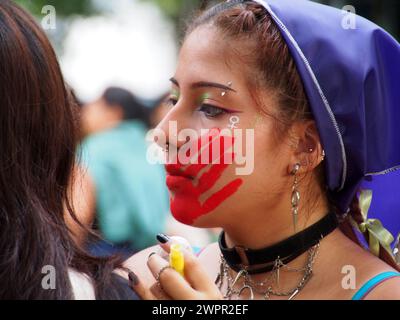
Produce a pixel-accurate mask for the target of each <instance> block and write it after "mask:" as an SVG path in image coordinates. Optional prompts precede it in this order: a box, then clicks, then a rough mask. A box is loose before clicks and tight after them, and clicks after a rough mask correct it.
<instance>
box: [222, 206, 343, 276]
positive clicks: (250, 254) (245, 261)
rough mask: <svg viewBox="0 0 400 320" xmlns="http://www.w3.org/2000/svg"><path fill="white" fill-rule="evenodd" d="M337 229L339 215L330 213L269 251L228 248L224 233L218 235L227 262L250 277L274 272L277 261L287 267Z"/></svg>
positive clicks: (238, 247)
mask: <svg viewBox="0 0 400 320" xmlns="http://www.w3.org/2000/svg"><path fill="white" fill-rule="evenodd" d="M337 226H338V220H337V218H336V215H335V214H333V213H328V214H327V215H326V216H325V217H324V218H322V219H321V220H320V221H318V222H317V223H315V224H313V225H312V226H310V227H308V228H307V229H305V230H303V231H301V232H299V233H296V234H295V235H293V236H291V237H290V238H288V239H286V240H283V241H281V242H279V243H277V244H274V245H272V246H270V247H268V248H264V249H257V250H252V249H248V248H244V247H241V246H236V247H234V248H228V247H227V245H226V242H225V233H224V232H222V233H221V235H220V236H219V240H218V244H219V248H220V250H221V252H222V255H223V257H224V259H225V261H226V263H227V264H228V265H229V267H230V268H231V269H233V270H235V271H236V272H239V271H240V270H246V271H247V272H248V273H249V274H257V273H263V272H269V271H272V270H273V268H274V265H275V261H276V260H277V259H278V258H279V259H280V260H281V261H282V262H283V263H284V264H288V263H289V262H291V261H293V260H294V259H296V258H297V257H299V256H300V255H302V254H303V253H305V252H306V251H307V250H308V249H310V248H311V247H313V246H315V245H316V244H317V243H318V242H319V241H321V239H322V238H323V237H325V236H327V235H328V234H330V233H331V232H332V231H333V230H335V229H336V228H337Z"/></svg>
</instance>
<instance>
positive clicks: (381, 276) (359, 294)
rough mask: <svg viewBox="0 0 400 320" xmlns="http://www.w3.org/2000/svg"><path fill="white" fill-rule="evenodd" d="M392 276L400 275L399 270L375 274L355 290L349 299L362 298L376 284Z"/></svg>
mask: <svg viewBox="0 0 400 320" xmlns="http://www.w3.org/2000/svg"><path fill="white" fill-rule="evenodd" d="M393 277H400V273H399V272H393V271H389V272H382V273H380V274H378V275H377V276H375V277H373V278H372V279H370V280H368V281H367V282H366V283H365V284H364V285H363V286H362V287H361V289H360V290H358V291H357V292H356V294H355V295H354V296H353V298H351V300H362V299H364V298H365V296H366V295H367V294H368V293H369V292H370V291H371V290H372V289H374V288H375V287H376V286H377V285H378V284H380V283H382V282H383V281H386V280H389V279H390V278H393Z"/></svg>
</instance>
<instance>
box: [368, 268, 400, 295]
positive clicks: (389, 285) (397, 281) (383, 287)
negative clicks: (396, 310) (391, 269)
mask: <svg viewBox="0 0 400 320" xmlns="http://www.w3.org/2000/svg"><path fill="white" fill-rule="evenodd" d="M365 300H400V273H399V276H397V277H392V278H389V279H386V280H385V281H383V282H381V283H379V284H378V285H377V286H376V287H375V288H374V289H373V290H371V292H370V293H368V294H367V295H366V296H365Z"/></svg>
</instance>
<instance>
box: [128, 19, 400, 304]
mask: <svg viewBox="0 0 400 320" xmlns="http://www.w3.org/2000/svg"><path fill="white" fill-rule="evenodd" d="M228 48H229V46H227V45H226V43H224V41H223V40H222V39H221V38H220V37H219V36H218V33H217V32H216V31H215V30H214V29H213V28H212V27H208V26H202V27H199V28H197V29H196V30H195V31H194V32H193V33H191V34H190V35H189V36H188V38H187V39H186V40H185V42H184V44H183V47H182V49H181V52H180V56H179V64H178V67H177V70H176V73H175V75H174V77H173V79H172V94H171V97H170V110H169V113H168V114H167V116H166V117H165V118H164V120H163V121H162V122H161V123H160V125H159V128H161V129H162V130H164V131H165V132H166V134H167V137H168V122H169V121H177V122H178V130H179V129H184V128H192V129H195V130H197V131H200V130H201V129H204V128H208V129H211V128H220V129H222V128H226V127H227V126H228V125H229V119H230V117H231V116H238V117H239V118H240V123H239V124H238V125H237V126H238V127H239V128H241V129H254V133H255V141H254V156H255V157H254V158H255V166H254V171H253V173H252V174H250V175H248V176H240V179H241V183H240V185H238V186H237V188H236V189H235V191H234V192H230V193H229V194H228V195H227V196H226V197H223V199H220V200H221V201H219V203H218V204H217V205H214V206H212V208H211V210H207V212H202V214H194V215H193V214H192V213H193V212H192V209H193V206H192V205H191V204H193V199H191V200H190V199H189V198H191V197H192V198H195V199H197V200H199V203H200V204H201V203H204V201H206V199H209V198H210V197H212V196H213V195H215V194H216V193H218V191H220V190H221V189H223V188H224V187H225V186H227V185H229V184H230V183H232V181H235V179H237V178H238V176H237V175H236V174H235V168H236V167H237V165H235V164H232V165H228V166H226V167H224V168H223V170H221V171H220V172H219V174H218V179H217V180H216V181H212V183H211V184H209V185H208V188H205V189H204V190H201V191H204V192H197V193H196V192H192V193H191V194H190V195H187V199H186V200H185V194H184V193H183V194H181V195H178V197H181V200H182V202H183V204H182V206H181V207H180V208H179V210H177V211H179V215H183V214H184V212H185V211H186V213H187V216H186V218H183V219H182V220H185V221H186V222H187V223H190V224H192V225H193V226H196V227H202V228H214V227H221V228H223V229H224V230H225V232H226V242H227V245H228V246H234V245H241V246H245V247H248V248H252V249H258V248H264V247H267V246H269V245H272V244H274V243H277V242H279V241H281V240H283V239H286V238H288V237H289V236H291V235H293V233H294V231H293V223H292V216H291V202H290V199H291V191H292V189H291V188H292V185H293V176H291V175H290V171H291V170H292V169H293V165H294V164H295V163H300V164H301V168H300V171H299V181H300V183H299V191H300V194H301V195H302V198H301V201H300V207H299V213H301V214H299V218H298V230H302V229H304V228H306V227H308V226H310V225H312V224H313V223H315V222H316V221H318V220H320V219H321V218H322V217H323V216H324V215H325V214H326V213H327V212H328V206H327V203H326V198H325V196H323V191H322V190H321V189H320V188H319V187H318V184H317V182H316V179H315V176H314V175H313V170H314V169H315V168H316V167H317V166H318V165H319V164H320V163H321V161H322V157H321V154H322V147H321V143H320V139H319V135H318V132H317V129H316V126H315V123H314V122H312V121H307V122H304V123H296V124H294V125H293V127H292V128H291V130H290V133H291V134H290V135H288V136H287V137H278V138H279V139H277V137H276V136H275V133H276V132H275V126H274V124H275V123H274V122H275V121H276V120H275V119H274V118H273V117H271V116H267V115H266V114H264V113H262V112H260V107H259V105H258V104H257V103H256V102H255V100H254V98H253V94H252V92H251V90H250V88H249V86H248V83H247V81H246V76H245V75H244V74H245V73H246V66H245V65H242V64H241V63H240V60H235V58H234V57H231V58H232V59H230V61H228V59H227V57H230V53H229V50H228ZM232 61H233V63H229V62H232ZM230 82H231V86H229V85H228V84H229V83H230ZM213 83H214V84H213ZM215 84H217V85H215ZM224 86H225V87H227V88H225V87H224ZM222 92H226V94H224V95H222ZM202 97H203V98H204V97H206V98H205V99H203V100H202ZM260 98H261V100H262V102H263V107H264V108H267V109H268V111H269V114H274V112H275V111H276V110H277V101H276V99H275V96H274V93H273V92H269V91H268V90H265V91H264V92H263V93H262V94H261V97H260ZM199 99H200V101H202V104H199ZM293 137H296V139H295V140H296V141H295V143H294V142H293V139H292V138H293ZM184 143H185V142H179V143H178V146H177V147H178V148H179V147H181V146H182V145H183V144H184ZM310 149H313V151H312V152H310ZM208 169H209V168H208ZM189 183H191V181H186V182H185V184H187V185H188V184H189ZM170 187H171V189H174V187H173V186H172V184H171V186H170ZM175 187H176V186H175ZM170 192H171V197H172V198H173V197H174V196H176V194H175V193H178V191H177V190H170ZM308 197H310V198H308ZM311 198H316V199H317V202H316V205H315V206H313V207H312V211H310V208H309V205H310V199H311ZM185 201H186V202H185ZM172 204H173V201H172ZM171 209H172V211H174V207H172V208H171ZM175 209H176V208H175ZM196 210H197V209H195V211H196ZM189 240H190V239H189ZM154 250H155V249H154V248H150V249H148V250H145V251H143V252H141V253H139V254H137V255H136V256H134V257H132V258H131V259H130V260H128V262H127V265H128V266H129V267H131V268H133V269H134V270H136V271H137V273H138V275H139V278H140V279H141V281H142V283H143V284H144V285H148V286H151V285H152V284H154V281H155V280H154V277H153V275H154V272H153V275H152V274H151V273H150V272H149V270H148V269H147V267H146V265H145V264H146V263H145V262H146V261H147V256H148V254H149V253H150V252H152V251H154ZM219 257H220V251H219V247H218V245H217V244H212V245H210V246H209V247H207V248H206V249H205V250H204V251H203V252H202V254H201V255H200V256H199V262H198V263H199V264H200V265H202V266H203V268H205V270H206V273H207V275H208V277H209V280H208V281H209V283H210V285H212V283H213V281H214V280H215V279H216V277H217V274H218V272H219V266H220V264H219V262H220V258H219ZM306 261H307V255H306V254H304V255H302V256H300V257H299V258H297V259H295V260H294V261H292V262H291V263H290V264H289V266H291V267H294V268H296V267H297V268H298V267H303V266H304V264H305V262H306ZM157 263H158V261H157V259H151V261H149V266H150V268H151V269H152V270H153V271H154V269H157V268H158V270H159V269H160V265H158V266H157ZM346 265H351V266H354V267H355V269H356V270H357V281H356V289H359V288H360V286H361V285H362V284H363V283H364V282H365V281H367V280H368V279H370V278H372V277H373V276H375V275H376V274H378V273H380V272H384V271H393V269H392V268H391V267H389V266H388V265H386V264H385V263H383V262H382V261H381V260H379V259H377V258H376V257H374V256H372V255H370V254H369V253H368V252H366V251H365V250H363V249H362V248H360V247H359V246H357V245H356V244H355V243H353V242H352V241H351V240H349V239H348V238H347V237H346V236H345V235H344V234H343V233H342V232H341V231H340V230H339V229H337V230H336V231H334V232H333V233H331V234H329V235H328V236H327V237H326V238H324V239H323V241H321V245H320V250H319V254H318V257H317V260H316V262H315V264H314V266H313V269H314V275H313V277H312V279H311V280H310V282H309V283H308V284H307V286H305V288H304V289H303V290H301V292H300V293H299V295H298V296H297V297H296V299H350V298H351V297H352V296H353V294H354V293H355V292H356V290H354V288H350V289H345V288H344V287H343V286H342V281H343V277H344V276H345V274H343V273H342V268H343V267H344V266H346ZM168 276H169V275H168ZM168 276H166V278H167V277H168ZM202 276H203V275H200V273H199V278H200V277H202ZM267 276H268V274H261V275H257V276H255V277H253V280H254V281H262V280H264V279H265V278H266V277H267ZM301 276H302V275H301V274H298V273H290V272H285V271H282V272H281V275H280V279H281V280H280V288H281V290H282V291H284V290H290V289H292V288H293V287H295V286H296V285H297V284H298V282H299V280H300V278H301ZM165 281H168V279H166V280H165ZM170 281H171V282H173V281H174V279H171V280H170ZM174 283H175V285H176V286H175V288H176V290H177V291H179V289H180V284H179V283H178V282H174ZM399 287H400V283H399V280H398V279H392V280H390V281H387V282H385V283H383V284H382V285H380V286H379V287H378V288H377V289H375V290H374V291H373V292H371V293H370V294H369V296H368V298H370V299H374V298H380V299H385V298H394V297H398V298H400V290H399ZM388 290H389V291H390V292H391V293H390V297H389V295H388V294H387V292H388ZM188 298H189V296H188ZM190 298H192V296H190ZM197 298H204V293H203V292H199V295H198V296H197ZM241 298H243V299H246V298H249V297H248V296H246V295H244V296H243V297H241ZM256 298H257V299H260V298H261V297H260V296H256ZM273 298H277V297H273ZM286 299H287V297H286Z"/></svg>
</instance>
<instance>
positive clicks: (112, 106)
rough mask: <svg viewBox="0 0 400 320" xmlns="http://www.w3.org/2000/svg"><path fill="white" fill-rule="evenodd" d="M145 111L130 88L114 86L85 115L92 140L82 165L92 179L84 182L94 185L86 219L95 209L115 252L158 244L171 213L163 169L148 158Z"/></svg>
mask: <svg viewBox="0 0 400 320" xmlns="http://www.w3.org/2000/svg"><path fill="white" fill-rule="evenodd" d="M143 108H144V107H141V105H140V104H139V103H138V102H137V101H136V99H135V98H134V97H133V95H132V94H130V93H129V92H127V91H126V90H123V89H119V88H110V89H108V90H107V91H106V92H105V93H104V94H103V96H102V98H101V99H100V100H98V101H96V102H95V103H93V104H91V105H88V106H84V107H83V112H82V123H83V129H84V131H85V133H86V134H88V136H87V137H86V138H85V139H84V140H83V142H82V144H81V148H80V151H81V152H80V159H79V163H80V168H81V170H82V171H83V176H88V177H87V178H88V179H90V181H91V183H89V184H84V185H86V186H87V185H89V188H86V190H85V192H84V194H89V196H86V199H85V200H86V201H87V202H88V203H89V204H90V202H94V203H92V204H91V205H89V206H86V208H85V210H84V211H86V212H87V211H89V213H86V214H85V215H84V216H89V217H92V216H94V212H93V213H92V214H91V213H90V211H95V212H96V218H97V219H96V220H97V225H98V228H99V230H100V232H101V234H102V235H103V236H104V239H105V240H106V242H111V243H112V244H114V248H115V247H118V246H120V245H121V244H124V245H126V244H129V249H130V250H132V251H133V252H134V251H137V250H141V249H143V248H146V247H148V246H151V245H152V244H154V243H155V235H156V234H158V233H160V232H163V231H164V230H165V222H166V217H167V214H168V212H169V204H168V194H167V190H166V187H165V173H164V169H163V167H162V166H160V165H152V164H150V163H149V162H148V161H147V159H146V152H147V143H146V140H145V137H146V133H147V126H146V121H144V119H145V117H144V112H143V110H144V109H143ZM90 185H91V187H90ZM87 189H92V192H87ZM91 199H93V200H94V201H93V200H91ZM88 207H89V208H88ZM86 221H93V219H91V218H89V219H86ZM103 245H104V243H103ZM106 251H107V250H106ZM109 251H115V250H109Z"/></svg>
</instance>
